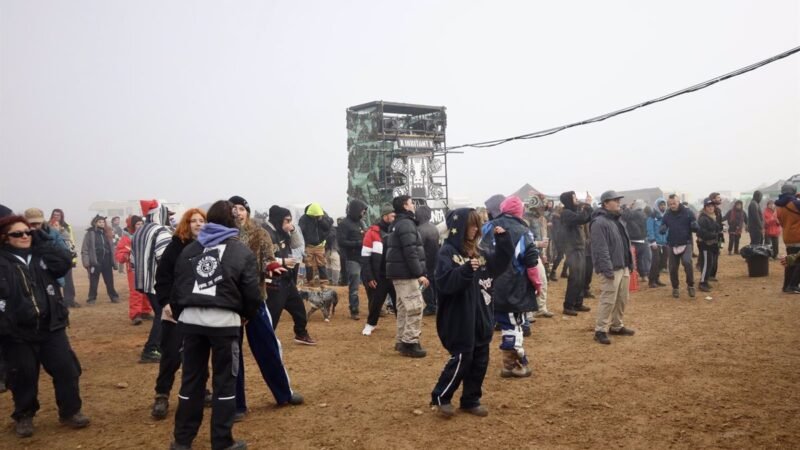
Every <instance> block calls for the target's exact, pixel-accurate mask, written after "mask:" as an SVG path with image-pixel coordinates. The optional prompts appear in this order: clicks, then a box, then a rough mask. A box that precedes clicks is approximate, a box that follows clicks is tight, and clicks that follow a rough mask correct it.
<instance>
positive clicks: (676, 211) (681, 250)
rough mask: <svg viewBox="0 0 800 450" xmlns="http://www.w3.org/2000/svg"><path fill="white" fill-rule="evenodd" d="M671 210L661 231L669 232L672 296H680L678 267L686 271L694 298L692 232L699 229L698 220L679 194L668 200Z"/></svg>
mask: <svg viewBox="0 0 800 450" xmlns="http://www.w3.org/2000/svg"><path fill="white" fill-rule="evenodd" d="M667 206H668V207H669V211H667V212H666V213H664V218H663V222H662V224H661V227H659V231H660V232H661V233H667V232H669V234H668V235H667V246H668V248H667V252H668V254H669V279H670V282H671V283H672V296H673V297H674V298H679V297H680V290H679V289H678V286H679V284H678V267H679V266H680V265H682V266H683V269H684V271H685V272H686V287H687V288H688V290H689V297H692V298H694V296H695V289H694V272H693V269H692V232H696V231H697V220H695V217H694V214H692V211H691V210H690V209H689V208H687V207H685V206H683V204H681V202H680V200H678V196H677V195H675V194H672V195H670V196H669V199H668V200H667Z"/></svg>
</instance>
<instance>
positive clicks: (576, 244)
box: [559, 191, 592, 252]
mask: <svg viewBox="0 0 800 450" xmlns="http://www.w3.org/2000/svg"><path fill="white" fill-rule="evenodd" d="M574 194H575V192H573V191H569V192H564V193H563V194H561V197H560V200H561V203H562V204H563V205H564V210H563V211H561V231H560V236H559V241H560V243H561V244H563V246H564V251H565V252H569V251H572V250H583V249H585V248H586V238H585V236H584V231H583V225H585V224H587V223H589V221H590V220H592V207H591V206H589V205H582V206H580V205H576V204H575V203H574V202H573V201H572V196H573V195H574Z"/></svg>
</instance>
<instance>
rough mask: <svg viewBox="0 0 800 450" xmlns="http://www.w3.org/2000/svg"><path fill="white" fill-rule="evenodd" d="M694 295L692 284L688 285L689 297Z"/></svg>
mask: <svg viewBox="0 0 800 450" xmlns="http://www.w3.org/2000/svg"><path fill="white" fill-rule="evenodd" d="M694 295H695V290H694V286H689V297H692V298H694Z"/></svg>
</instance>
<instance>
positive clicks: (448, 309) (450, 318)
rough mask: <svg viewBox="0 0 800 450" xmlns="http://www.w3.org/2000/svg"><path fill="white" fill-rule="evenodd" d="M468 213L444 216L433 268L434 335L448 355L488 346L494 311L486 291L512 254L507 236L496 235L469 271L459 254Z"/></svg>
mask: <svg viewBox="0 0 800 450" xmlns="http://www.w3.org/2000/svg"><path fill="white" fill-rule="evenodd" d="M470 211H473V210H472V209H471V208H461V209H456V210H454V211H450V213H448V214H447V228H448V229H449V230H450V232H449V233H448V235H447V239H446V240H445V241H444V244H443V245H442V248H441V250H439V256H438V258H437V260H438V262H437V265H436V286H437V290H438V295H439V300H438V303H437V311H436V331H437V333H438V334H439V339H440V340H441V341H442V345H443V346H444V348H446V349H447V351H449V352H450V353H451V354H456V353H464V352H471V351H472V350H473V349H474V348H475V347H479V346H483V345H489V343H490V342H491V340H492V330H493V322H494V311H493V306H492V296H491V294H490V293H489V291H490V289H491V286H492V280H493V278H494V277H496V276H497V275H499V274H500V273H501V272H503V269H505V268H506V267H507V266H508V264H509V262H510V261H511V255H512V252H513V248H512V246H511V239H510V238H509V236H508V233H504V234H500V235H496V236H495V246H494V248H493V249H489V250H487V249H484V248H480V249H479V251H480V260H481V266H480V267H479V268H478V270H476V271H473V270H472V265H471V264H470V263H469V262H468V260H467V259H466V258H465V257H464V255H463V254H462V252H463V243H464V236H465V235H466V227H467V217H468V215H469V213H470ZM478 232H479V233H480V230H478Z"/></svg>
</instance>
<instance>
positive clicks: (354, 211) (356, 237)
mask: <svg viewBox="0 0 800 450" xmlns="http://www.w3.org/2000/svg"><path fill="white" fill-rule="evenodd" d="M366 212H367V204H366V203H364V202H362V201H361V200H358V199H354V200H351V201H350V203H349V204H348V205H347V217H345V218H344V220H343V221H342V223H341V224H339V226H338V230H337V232H336V241H337V243H338V245H339V250H340V252H343V253H344V254H345V265H346V266H347V268H346V271H347V286H348V299H349V302H350V305H349V307H350V318H351V319H353V320H359V319H360V317H359V315H358V314H359V308H358V307H359V305H358V303H359V302H358V286H359V284H361V283H360V282H361V262H360V261H361V256H360V255H361V246H362V245H361V244H362V243H363V241H364V230H362V229H361V220H362V219H363V218H364V214H365V213H366Z"/></svg>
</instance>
